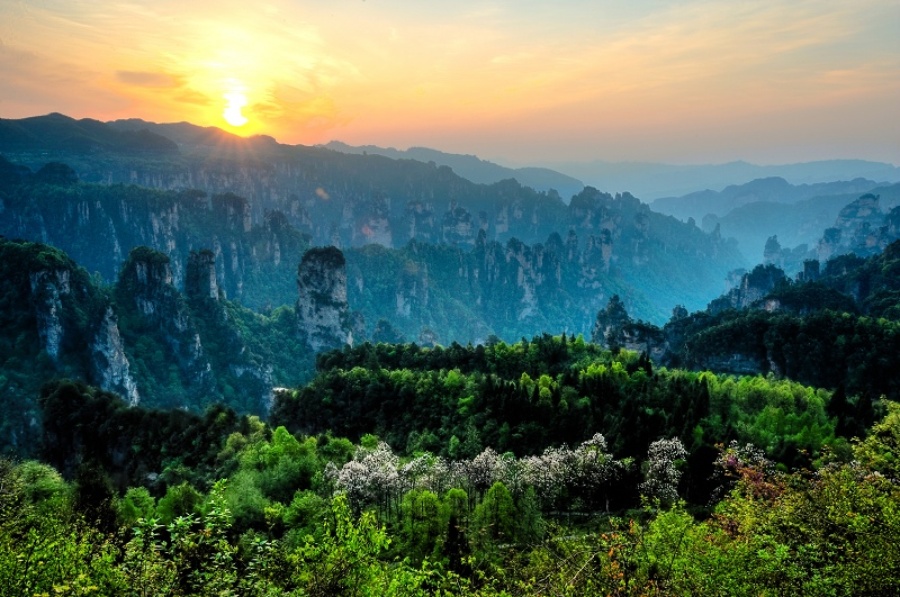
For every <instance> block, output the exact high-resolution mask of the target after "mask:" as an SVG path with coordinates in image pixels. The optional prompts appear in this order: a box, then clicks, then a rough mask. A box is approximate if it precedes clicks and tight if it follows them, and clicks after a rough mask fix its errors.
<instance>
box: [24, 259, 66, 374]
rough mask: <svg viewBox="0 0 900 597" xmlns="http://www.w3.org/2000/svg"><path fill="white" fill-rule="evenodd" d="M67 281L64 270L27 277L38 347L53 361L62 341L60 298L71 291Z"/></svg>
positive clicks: (45, 271) (33, 274)
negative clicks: (38, 341)
mask: <svg viewBox="0 0 900 597" xmlns="http://www.w3.org/2000/svg"><path fill="white" fill-rule="evenodd" d="M69 278H70V272H69V270H67V269H53V270H39V271H36V272H32V273H31V274H30V275H29V282H30V283H31V296H32V301H33V305H34V314H35V318H36V319H37V324H38V337H39V338H40V340H41V348H43V349H44V350H45V351H46V352H47V354H48V355H49V356H50V358H51V359H53V360H54V361H56V360H57V359H58V358H59V352H60V347H61V345H62V341H63V334H64V328H63V324H62V311H63V306H62V300H61V297H63V296H65V295H67V294H69V293H70V292H71V286H70V283H69Z"/></svg>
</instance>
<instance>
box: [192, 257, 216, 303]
mask: <svg viewBox="0 0 900 597" xmlns="http://www.w3.org/2000/svg"><path fill="white" fill-rule="evenodd" d="M184 293H185V295H187V297H188V298H209V299H213V300H219V284H218V282H217V280H216V255H215V253H213V252H212V251H210V250H208V249H206V250H203V251H200V252H195V251H191V254H190V256H189V257H188V264H187V273H186V275H185V279H184Z"/></svg>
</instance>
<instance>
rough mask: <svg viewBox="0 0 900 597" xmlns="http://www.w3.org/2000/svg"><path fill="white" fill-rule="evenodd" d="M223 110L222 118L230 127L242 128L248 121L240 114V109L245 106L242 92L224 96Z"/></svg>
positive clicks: (230, 92) (245, 97)
mask: <svg viewBox="0 0 900 597" xmlns="http://www.w3.org/2000/svg"><path fill="white" fill-rule="evenodd" d="M224 97H225V102H226V104H225V110H223V111H222V118H224V119H225V122H227V123H228V124H230V125H231V126H244V125H245V124H247V122H249V121H248V119H247V117H246V116H244V115H243V114H242V113H241V109H242V108H243V107H244V106H246V105H247V96H246V95H244V93H243V92H242V91H229V92H228V93H226V94H225V95H224Z"/></svg>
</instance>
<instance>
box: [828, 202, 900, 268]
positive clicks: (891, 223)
mask: <svg viewBox="0 0 900 597" xmlns="http://www.w3.org/2000/svg"><path fill="white" fill-rule="evenodd" d="M898 223H900V208H896V207H895V208H894V209H892V210H891V211H890V212H889V213H887V214H885V213H884V212H883V211H882V210H881V207H880V201H879V196H878V195H873V194H871V193H866V194H865V195H863V196H861V197H860V198H859V199H857V200H856V201H853V202H852V203H850V204H849V205H847V206H846V207H844V208H843V209H842V210H841V211H840V214H838V217H837V220H836V221H835V224H834V226H833V227H832V228H828V229H827V230H825V234H824V235H823V236H822V239H821V240H820V241H819V244H818V246H817V247H816V257H817V258H818V259H819V261H821V262H825V261H827V260H828V259H830V258H832V257H834V256H836V255H842V254H845V253H855V254H856V255H857V256H859V257H868V256H870V255H875V254H877V253H880V252H881V251H883V250H884V249H885V248H886V247H887V246H888V245H889V244H891V243H892V242H894V241H895V240H897V239H898V238H900V226H898Z"/></svg>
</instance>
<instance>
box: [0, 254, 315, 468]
mask: <svg viewBox="0 0 900 597" xmlns="http://www.w3.org/2000/svg"><path fill="white" fill-rule="evenodd" d="M169 267H170V260H169V257H167V256H166V255H164V254H162V253H158V252H156V251H154V250H152V249H149V248H147V247H139V248H137V249H136V250H135V251H133V252H132V254H131V255H130V256H129V258H128V260H127V262H126V264H125V267H124V268H123V274H122V276H121V277H120V280H119V282H118V283H117V285H116V286H114V287H109V286H105V285H104V284H102V282H101V281H100V280H98V279H97V278H96V277H91V276H89V275H88V274H87V272H86V271H85V270H84V269H83V268H80V267H78V266H77V265H76V264H75V263H74V262H72V260H71V259H69V258H68V257H67V256H66V255H65V254H64V253H63V252H62V251H60V250H59V249H55V248H52V247H49V246H47V245H42V244H38V243H29V242H23V241H8V240H6V239H0V324H2V325H0V406H2V409H0V451H3V452H14V453H17V454H20V455H34V454H35V453H36V452H35V451H36V449H37V446H38V443H39V442H38V437H39V436H40V433H41V417H40V413H39V412H38V408H37V403H36V400H37V397H38V395H39V391H40V388H41V385H42V384H44V383H45V382H48V381H51V380H54V379H60V378H72V379H80V380H83V381H86V382H88V383H93V384H96V385H104V384H106V385H104V387H107V388H109V389H110V390H115V391H117V392H120V393H121V394H122V395H123V396H126V398H128V399H129V400H131V401H137V400H139V401H140V402H141V404H143V405H146V406H148V407H151V408H152V407H157V408H160V407H178V408H186V409H191V410H193V411H194V412H201V411H203V410H204V409H205V408H206V407H207V406H209V405H211V404H213V403H222V404H225V405H227V406H228V407H230V408H234V409H236V410H238V411H240V412H255V413H263V412H265V411H266V410H267V409H268V406H269V401H270V400H271V391H272V387H273V386H275V385H294V384H298V383H301V382H303V381H304V380H305V379H307V378H308V376H309V373H310V370H311V368H312V359H313V357H312V353H311V352H310V351H309V349H308V347H306V346H305V345H304V344H303V343H302V342H300V341H299V339H298V338H297V334H296V317H295V314H294V309H292V308H290V307H282V308H279V309H276V310H273V311H272V312H270V313H269V314H268V315H262V314H259V313H255V312H253V311H250V310H249V309H246V308H244V307H241V306H240V305H238V304H236V303H232V302H229V301H227V300H224V299H221V298H219V299H216V298H211V297H209V296H201V295H198V294H194V295H189V296H185V295H183V294H182V293H180V292H178V291H177V290H176V289H175V288H174V286H172V285H171V283H169V282H167V281H166V277H167V276H168V275H170V274H169V271H170V270H169ZM138 269H142V271H145V272H149V273H145V274H144V282H140V280H139V275H138V273H137V270H138ZM154 276H155V277H154ZM126 359H127V360H126ZM114 374H118V375H119V377H118V378H115V379H112V377H114ZM111 376H112V377H111ZM125 378H128V379H130V380H132V381H133V384H134V385H133V387H132V393H131V394H129V386H128V384H127V383H126V382H125V381H123V379H125Z"/></svg>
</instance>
